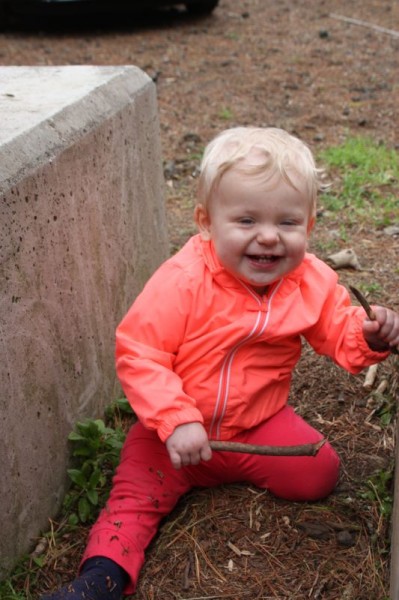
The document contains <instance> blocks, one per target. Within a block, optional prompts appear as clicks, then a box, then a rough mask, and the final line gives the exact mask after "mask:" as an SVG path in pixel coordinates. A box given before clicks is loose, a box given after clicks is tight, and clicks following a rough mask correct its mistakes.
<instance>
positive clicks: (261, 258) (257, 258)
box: [247, 254, 278, 265]
mask: <svg viewBox="0 0 399 600" xmlns="http://www.w3.org/2000/svg"><path fill="white" fill-rule="evenodd" d="M247 256H248V258H249V260H250V261H251V262H254V263H257V264H259V265H267V264H271V263H274V262H276V260H277V259H278V256H274V255H272V256H270V255H269V256H266V255H265V254H260V255H255V254H248V255H247Z"/></svg>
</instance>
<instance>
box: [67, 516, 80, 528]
mask: <svg viewBox="0 0 399 600" xmlns="http://www.w3.org/2000/svg"><path fill="white" fill-rule="evenodd" d="M68 525H71V526H73V527H74V526H75V525H79V517H78V515H77V514H76V513H72V514H71V515H69V517H68Z"/></svg>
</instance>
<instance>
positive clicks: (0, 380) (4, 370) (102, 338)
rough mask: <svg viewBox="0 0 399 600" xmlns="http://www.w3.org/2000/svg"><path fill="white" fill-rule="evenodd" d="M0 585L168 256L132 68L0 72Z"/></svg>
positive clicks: (152, 123) (35, 530)
mask: <svg viewBox="0 0 399 600" xmlns="http://www.w3.org/2000/svg"><path fill="white" fill-rule="evenodd" d="M0 123H1V125H0V206H1V208H0V281H1V293H0V384H1V394H0V457H1V467H2V469H1V474H2V483H1V495H0V505H1V514H2V535H1V536H0V577H3V576H4V575H5V574H6V573H7V572H8V571H9V569H10V568H11V567H12V566H13V565H14V563H15V561H16V559H17V558H18V557H19V556H20V555H21V554H22V553H25V552H27V551H28V550H29V548H30V547H31V545H32V543H34V540H35V538H36V537H37V536H38V535H39V533H40V531H42V530H47V528H48V518H49V517H54V515H55V514H56V513H57V510H58V509H59V507H60V503H61V501H62V498H63V495H64V492H65V485H66V468H67V460H68V448H67V436H68V433H69V432H70V430H71V429H72V427H73V425H74V423H75V422H76V421H77V420H79V419H81V418H83V417H85V416H91V417H94V416H99V415H101V414H102V411H103V408H104V406H105V405H107V404H108V403H109V402H110V401H111V400H112V399H114V398H115V396H116V395H118V393H119V390H118V386H117V383H116V380H115V372H114V360H113V352H114V330H115V327H116V325H117V323H118V322H119V320H120V318H121V317H122V315H123V314H124V313H125V312H126V310H127V308H128V306H129V305H130V303H131V302H132V301H133V299H134V297H135V296H136V295H137V293H138V292H139V291H140V289H141V288H142V286H143V284H144V282H145V281H146V279H147V278H148V277H149V276H150V274H151V273H152V272H153V271H154V270H155V268H156V267H157V266H158V265H159V264H160V262H161V261H162V260H164V259H165V258H166V256H167V253H168V244H167V233H166V219H165V210H164V203H163V195H162V190H163V176H162V163H161V149H160V141H159V123H158V115H157V104H156V93H155V86H154V84H153V82H152V81H151V80H150V79H149V78H148V77H147V76H146V75H145V74H144V73H143V72H142V71H140V70H139V69H137V68H135V67H37V68H36V67H33V68H25V67H16V68H14V67H5V68H0Z"/></svg>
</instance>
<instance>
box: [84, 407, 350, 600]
mask: <svg viewBox="0 0 399 600" xmlns="http://www.w3.org/2000/svg"><path fill="white" fill-rule="evenodd" d="M321 438H322V436H321V434H320V433H319V432H318V431H316V430H315V429H313V428H312V427H311V426H310V425H308V424H307V423H306V422H305V421H304V420H303V419H302V418H301V417H299V416H298V415H296V414H295V412H294V411H293V409H292V408H291V407H285V408H283V409H282V410H281V411H280V412H278V413H277V414H276V415H274V416H273V417H272V418H271V419H269V420H267V421H265V422H264V423H261V424H260V425H258V426H257V427H255V428H254V429H252V430H250V431H246V432H244V433H241V434H240V435H237V436H236V437H235V438H234V441H238V442H246V443H252V444H264V445H275V446H284V445H286V446H289V445H296V444H305V443H315V442H318V441H319V440H320V439H321ZM338 472H339V458H338V456H337V454H336V453H335V451H334V450H333V449H332V447H331V446H330V445H329V444H328V443H327V444H325V445H324V446H323V447H322V448H321V450H320V451H319V452H318V454H317V455H316V456H315V457H305V456H295V457H281V456H280V457H272V456H257V455H249V454H238V453H232V452H213V456H212V459H211V460H210V461H208V462H202V463H201V464H199V465H196V466H188V467H183V468H182V469H180V470H179V471H177V470H175V469H174V468H173V467H172V465H171V463H170V460H169V455H168V452H167V450H166V447H165V444H163V443H162V442H161V441H160V439H159V438H158V435H157V434H156V433H155V432H153V431H148V430H147V429H145V428H144V427H143V426H142V425H141V424H140V423H136V424H135V425H134V426H133V427H132V428H131V430H130V432H129V434H128V436H127V439H126V442H125V445H124V447H123V450H122V456H121V462H120V465H119V467H118V469H117V471H116V475H115V477H114V481H113V488H112V491H111V494H110V498H109V500H108V502H107V505H106V507H105V508H104V509H103V510H102V512H101V514H100V516H99V518H98V520H97V522H96V523H95V524H94V526H93V528H92V530H91V532H90V535H89V541H88V545H87V548H86V552H85V554H84V557H83V561H82V562H84V561H85V560H87V559H88V558H90V557H92V556H105V557H107V558H110V559H112V560H114V561H115V562H116V563H118V564H119V565H120V566H121V567H122V568H123V569H125V571H126V572H127V573H128V574H129V576H130V583H129V585H128V587H127V588H126V590H125V593H126V594H127V593H132V592H134V590H135V588H136V584H137V579H138V575H139V572H140V569H141V567H142V565H143V562H144V551H145V549H146V547H147V546H148V544H149V543H150V541H151V539H152V538H153V537H154V535H155V533H156V532H157V529H158V526H159V522H160V521H161V519H162V518H164V517H165V516H166V515H168V514H169V513H170V512H171V511H172V509H173V508H174V506H175V505H176V503H177V501H178V500H179V499H180V498H181V496H182V495H183V494H185V493H186V492H188V491H189V490H191V489H192V488H193V487H212V486H216V485H219V484H224V483H233V482H235V483H238V482H247V483H251V484H254V485H255V486H257V487H259V488H263V489H268V490H270V492H271V493H272V494H274V495H275V496H278V497H279V498H284V499H287V500H292V501H301V500H302V501H311V500H318V499H321V498H324V497H325V496H327V495H328V494H329V493H330V492H331V491H332V490H333V489H334V487H335V484H336V482H337V479H338Z"/></svg>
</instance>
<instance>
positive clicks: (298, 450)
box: [209, 439, 327, 456]
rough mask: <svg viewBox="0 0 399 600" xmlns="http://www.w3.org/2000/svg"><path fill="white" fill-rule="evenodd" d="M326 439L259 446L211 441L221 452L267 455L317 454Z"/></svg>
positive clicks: (213, 446) (211, 444)
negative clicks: (305, 442)
mask: <svg viewBox="0 0 399 600" xmlns="http://www.w3.org/2000/svg"><path fill="white" fill-rule="evenodd" d="M326 441H327V440H326V439H322V440H320V442H317V443H316V444H301V445H299V446H257V445H254V444H241V443H240V442H219V441H216V440H211V441H210V442H209V444H210V446H211V448H212V450H218V451H221V452H242V453H244V454H260V455H262V456H263V455H265V456H266V455H267V456H316V454H317V453H318V451H319V450H320V448H321V447H322V446H324V444H325V443H326Z"/></svg>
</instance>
